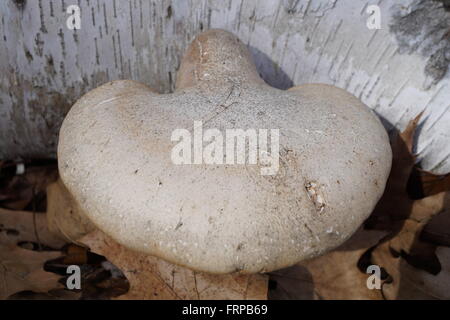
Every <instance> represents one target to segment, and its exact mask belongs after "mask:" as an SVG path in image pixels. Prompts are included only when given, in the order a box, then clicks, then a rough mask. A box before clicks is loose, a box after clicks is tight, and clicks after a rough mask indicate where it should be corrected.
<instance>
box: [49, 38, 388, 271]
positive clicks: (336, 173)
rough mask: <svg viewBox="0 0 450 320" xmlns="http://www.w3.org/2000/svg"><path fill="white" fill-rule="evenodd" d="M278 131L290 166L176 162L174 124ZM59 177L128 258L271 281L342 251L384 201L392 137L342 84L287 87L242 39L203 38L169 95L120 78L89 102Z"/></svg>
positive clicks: (72, 127)
mask: <svg viewBox="0 0 450 320" xmlns="http://www.w3.org/2000/svg"><path fill="white" fill-rule="evenodd" d="M200 120H202V121H203V130H206V129H208V128H217V129H219V130H220V131H221V132H223V133H224V135H225V130H226V129H233V128H240V129H244V130H246V129H249V128H253V129H256V130H257V129H279V130H280V168H279V171H278V173H277V174H276V175H273V176H268V175H266V176H264V175H261V172H260V168H261V167H260V166H259V165H209V164H198V165H175V164H174V163H173V162H172V160H171V151H172V148H173V147H174V145H175V144H176V143H175V142H172V141H171V134H172V132H173V130H175V129H182V128H185V129H189V130H191V131H192V129H193V124H194V121H200ZM58 157H59V169H60V174H61V177H62V179H63V181H64V183H65V185H66V186H67V188H68V189H69V191H70V192H71V193H72V195H73V197H74V198H75V199H76V201H77V202H78V204H79V206H80V207H81V208H82V209H83V211H84V212H85V213H86V215H87V216H88V217H89V218H90V219H91V221H92V222H93V223H94V224H95V225H96V226H97V227H98V228H100V229H102V230H103V231H104V232H105V233H107V234H108V235H109V236H111V237H112V238H114V239H115V240H116V241H118V242H119V243H121V244H123V245H125V246H127V247H129V248H130V249H133V250H137V251H141V252H146V253H148V254H151V255H154V256H157V257H160V258H163V259H165V260H168V261H170V262H172V263H176V264H179V265H183V266H186V267H188V268H191V269H195V270H199V271H205V272H211V273H229V272H243V273H253V272H265V271H271V270H275V269H279V268H283V267H287V266H290V265H292V264H295V263H296V262H298V261H300V260H303V259H307V258H311V257H314V256H317V255H320V254H323V253H324V252H326V251H328V250H330V249H333V248H335V247H337V246H338V245H340V244H341V243H343V242H344V241H345V240H346V239H348V238H349V237H350V236H351V235H352V233H353V232H354V231H355V230H356V229H357V228H358V227H359V226H360V225H361V223H362V222H363V221H364V220H365V219H366V218H367V217H368V216H369V214H370V213H371V211H372V210H373V208H374V206H375V204H376V203H377V201H378V200H379V198H380V197H381V195H382V193H383V190H384V187H385V183H386V180H387V177H388V174H389V171H390V166H391V157H392V155H391V149H390V145H389V140H388V136H387V133H386V132H385V129H384V128H383V126H382V125H381V123H380V121H379V120H378V118H377V117H376V116H375V115H374V114H373V112H372V111H371V110H370V109H369V108H368V107H366V106H365V105H364V104H363V103H362V102H361V101H359V100H358V99H357V98H356V97H354V96H352V95H351V94H349V93H347V92H346V91H344V90H341V89H339V88H336V87H333V86H329V85H321V84H308V85H303V86H299V87H295V88H293V89H291V90H288V91H281V90H278V89H275V88H272V87H270V86H268V85H266V84H265V83H264V82H263V81H262V80H261V79H260V78H259V76H258V74H257V71H256V68H255V66H254V64H253V63H252V61H251V58H250V55H249V53H248V51H247V49H246V48H245V46H244V45H243V44H242V43H241V42H240V41H239V40H238V39H237V38H236V37H234V36H233V35H232V34H230V33H228V32H225V31H221V30H211V31H208V32H205V33H203V34H201V35H199V36H198V37H197V38H196V39H195V40H194V41H193V43H192V45H191V46H190V48H189V49H188V51H187V55H186V56H185V57H184V59H183V62H182V65H181V67H180V72H179V77H178V79H177V90H176V91H175V93H173V94H157V93H155V92H153V91H152V90H151V89H150V88H148V87H147V86H145V85H143V84H140V83H137V82H134V81H114V82H111V83H108V84H105V85H103V86H101V87H99V88H97V89H95V90H93V91H91V92H89V93H88V94H86V95H85V96H84V97H82V98H81V99H80V100H79V101H78V102H77V103H76V104H75V105H74V106H73V107H72V109H71V110H70V112H69V114H68V115H67V117H66V119H65V120H64V123H63V126H62V128H61V132H60V138H59V147H58Z"/></svg>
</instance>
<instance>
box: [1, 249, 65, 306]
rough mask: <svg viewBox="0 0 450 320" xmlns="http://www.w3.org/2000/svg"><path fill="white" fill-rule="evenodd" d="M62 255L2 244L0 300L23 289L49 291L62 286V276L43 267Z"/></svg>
mask: <svg viewBox="0 0 450 320" xmlns="http://www.w3.org/2000/svg"><path fill="white" fill-rule="evenodd" d="M60 255H61V253H60V252H48V251H40V252H38V251H31V250H26V249H22V248H20V247H18V246H13V245H2V244H0V300H4V299H7V298H8V297H9V296H11V295H13V294H15V293H18V292H21V291H33V292H48V291H49V290H52V289H58V288H62V284H60V283H59V282H58V280H59V279H60V276H58V275H56V274H54V273H50V272H46V271H44V269H43V265H44V263H45V262H46V261H48V260H51V259H55V258H57V257H58V256H60Z"/></svg>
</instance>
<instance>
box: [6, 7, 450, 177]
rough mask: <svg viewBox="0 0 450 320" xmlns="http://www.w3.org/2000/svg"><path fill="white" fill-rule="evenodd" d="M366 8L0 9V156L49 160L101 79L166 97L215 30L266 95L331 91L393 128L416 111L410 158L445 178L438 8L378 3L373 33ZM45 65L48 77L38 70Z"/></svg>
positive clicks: (442, 18) (443, 52) (447, 109)
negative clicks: (75, 108)
mask: <svg viewBox="0 0 450 320" xmlns="http://www.w3.org/2000/svg"><path fill="white" fill-rule="evenodd" d="M368 3H369V2H367V1H343V0H333V1H330V0H314V1H311V0H289V1H287V0H283V1H272V0H258V1H257V0H245V1H244V0H230V1H212V0H199V1H191V2H188V1H174V0H162V1H157V0H139V1H134V0H133V1H128V2H127V1H117V0H113V1H111V0H98V1H72V2H69V1H57V0H39V1H25V0H14V1H0V20H1V25H0V40H1V41H2V42H3V45H2V46H0V73H1V77H2V79H1V81H0V159H1V158H15V157H17V156H24V157H31V156H45V157H47V156H55V150H56V142H57V134H58V130H59V127H60V125H61V122H62V119H63V117H64V115H65V114H66V113H67V111H68V110H69V108H70V106H71V105H72V103H73V102H74V101H75V100H76V99H78V98H79V97H80V96H81V95H82V94H84V93H86V92H87V91H89V90H90V89H92V88H94V87H97V86H99V85H100V84H103V83H105V82H107V81H110V80H114V79H127V78H132V79H134V80H138V81H141V82H144V83H146V84H148V85H150V86H151V87H153V88H155V89H156V90H158V91H161V92H168V91H170V90H173V86H174V81H173V79H175V78H176V72H177V69H178V67H179V61H180V59H181V56H182V53H183V52H184V50H185V48H186V46H187V43H188V42H189V41H190V40H192V38H193V37H194V36H195V35H196V34H198V33H199V32H200V31H201V30H206V29H209V28H223V29H226V30H229V31H232V32H233V33H235V34H236V35H238V36H239V37H240V38H241V40H242V41H244V42H245V43H247V44H248V45H249V47H250V49H251V51H252V53H253V56H254V58H255V60H256V64H257V67H258V69H259V72H260V73H261V74H262V76H263V78H264V79H265V80H266V81H267V82H268V83H269V84H271V85H273V86H275V87H278V88H282V89H287V88H289V87H291V86H292V85H297V84H302V83H307V82H324V83H329V84H334V85H336V86H339V87H342V88H344V89H346V90H348V91H350V92H351V93H353V94H354V95H356V96H357V97H359V98H360V99H361V100H362V101H363V102H364V103H366V104H367V105H368V106H370V107H371V108H373V109H374V110H376V112H377V113H379V114H380V115H381V116H382V117H383V118H384V119H385V120H386V121H385V123H386V125H387V126H388V127H392V126H395V127H396V128H398V129H402V128H404V126H405V125H406V123H407V121H408V120H409V119H410V118H412V117H413V116H414V115H415V114H417V113H419V112H420V111H422V110H424V109H425V116H424V118H423V119H424V120H423V123H422V124H421V131H420V140H419V144H418V146H417V151H418V152H420V157H419V160H420V161H421V162H422V165H423V166H424V168H426V169H431V170H434V171H435V172H440V173H444V172H448V171H450V145H449V144H448V141H449V139H450V130H449V129H448V123H450V103H449V101H450V90H448V89H449V86H450V81H449V78H450V77H449V72H448V71H447V69H448V63H449V56H448V55H449V53H448V51H449V49H448V47H449V37H448V33H446V30H447V31H448V29H449V24H450V23H449V21H450V19H449V15H450V12H449V11H448V8H449V7H448V1H447V0H439V1H438V0H433V1H431V0H407V1H405V3H402V4H399V3H398V1H395V0H385V1H381V2H380V4H379V6H380V9H381V22H382V23H381V29H380V30H377V29H375V30H369V29H367V26H366V22H367V19H368V14H367V13H366V8H367V5H368ZM71 4H78V5H79V6H80V8H81V25H82V28H81V30H76V31H75V30H68V29H67V27H66V20H67V18H68V15H67V13H66V9H67V7H68V6H69V5H71ZM130 4H131V5H130ZM94 21H95V23H94ZM119 37H120V38H119ZM95 39H97V45H95ZM96 48H97V49H96ZM96 50H97V52H96ZM50 58H51V61H53V65H54V70H55V72H48V71H47V69H48V63H47V62H48V61H49V59H50Z"/></svg>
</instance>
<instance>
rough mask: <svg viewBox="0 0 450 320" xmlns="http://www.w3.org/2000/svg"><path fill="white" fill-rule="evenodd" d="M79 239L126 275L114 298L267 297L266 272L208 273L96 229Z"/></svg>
mask: <svg viewBox="0 0 450 320" xmlns="http://www.w3.org/2000/svg"><path fill="white" fill-rule="evenodd" d="M79 242H81V243H83V244H85V245H87V246H88V247H89V248H90V249H91V251H92V252H95V253H97V254H101V255H103V256H105V257H106V258H107V259H108V260H109V261H110V262H111V263H113V264H114V265H116V266H117V267H118V268H119V269H120V270H122V272H123V273H124V274H125V276H126V277H127V279H128V281H129V283H130V290H129V291H128V292H127V293H126V294H124V295H121V296H119V297H117V299H121V300H128V299H142V300H147V299H148V300H158V299H195V300H196V299H199V300H204V299H211V300H216V299H217V300H219V299H220V300H225V299H238V300H241V299H249V300H250V299H252V300H262V299H266V298H267V276H264V275H259V274H258V275H235V274H228V275H212V274H205V273H200V272H195V271H192V270H189V269H186V268H183V267H180V266H176V265H173V264H171V263H168V262H166V261H164V260H161V259H158V258H156V257H153V256H150V255H146V254H142V253H138V252H134V251H132V250H130V249H127V248H125V247H123V246H122V245H120V244H118V243H117V242H115V241H114V240H112V239H111V238H110V237H108V236H107V235H106V234H104V233H103V232H101V231H100V230H96V231H93V232H91V233H89V234H87V235H86V236H84V237H83V238H81V239H79Z"/></svg>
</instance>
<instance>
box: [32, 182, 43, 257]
mask: <svg viewBox="0 0 450 320" xmlns="http://www.w3.org/2000/svg"><path fill="white" fill-rule="evenodd" d="M32 192H33V199H32V200H31V201H32V206H33V228H34V236H35V237H36V241H37V244H38V251H42V245H41V240H40V239H39V234H38V231H37V224H36V187H35V186H33V188H32Z"/></svg>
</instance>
